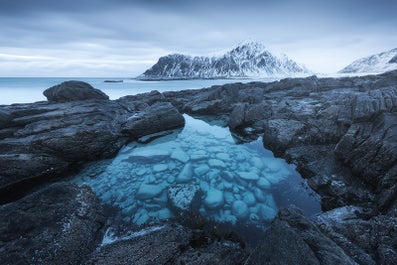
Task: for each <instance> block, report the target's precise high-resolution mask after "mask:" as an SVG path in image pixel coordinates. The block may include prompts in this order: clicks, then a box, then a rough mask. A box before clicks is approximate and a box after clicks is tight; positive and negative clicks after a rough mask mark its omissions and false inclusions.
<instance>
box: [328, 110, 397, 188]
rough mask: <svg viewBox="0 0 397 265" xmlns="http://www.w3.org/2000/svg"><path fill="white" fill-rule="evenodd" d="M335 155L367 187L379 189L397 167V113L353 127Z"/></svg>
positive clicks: (341, 141) (381, 115)
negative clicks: (386, 175) (396, 166)
mask: <svg viewBox="0 0 397 265" xmlns="http://www.w3.org/2000/svg"><path fill="white" fill-rule="evenodd" d="M335 153H336V155H337V156H338V157H339V158H340V159H341V160H343V161H344V162H345V163H346V164H348V165H349V166H350V167H351V168H352V170H353V173H354V174H355V175H357V176H360V178H362V179H363V180H364V181H365V182H366V183H367V184H368V185H370V186H371V187H373V188H382V187H381V185H380V184H381V182H382V179H383V176H384V175H385V174H386V173H387V172H388V171H389V170H390V169H391V168H392V167H393V166H395V165H396V164H397V113H382V114H380V115H379V116H378V117H376V118H374V119H372V120H370V121H367V122H360V123H355V124H353V125H352V126H351V127H350V129H349V130H348V132H347V133H346V134H345V135H344V136H343V137H342V139H341V140H340V141H339V143H338V145H337V146H336V148H335Z"/></svg>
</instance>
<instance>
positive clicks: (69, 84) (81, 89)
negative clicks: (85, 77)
mask: <svg viewBox="0 0 397 265" xmlns="http://www.w3.org/2000/svg"><path fill="white" fill-rule="evenodd" d="M43 94H44V96H46V97H47V100H48V101H50V102H66V101H75V100H88V99H104V100H108V99H109V96H107V95H106V94H105V93H103V92H102V91H100V90H99V89H95V88H93V87H92V86H91V85H90V84H88V83H85V82H81V81H66V82H63V83H61V84H59V85H56V86H53V87H50V88H48V89H46V90H45V91H44V92H43Z"/></svg>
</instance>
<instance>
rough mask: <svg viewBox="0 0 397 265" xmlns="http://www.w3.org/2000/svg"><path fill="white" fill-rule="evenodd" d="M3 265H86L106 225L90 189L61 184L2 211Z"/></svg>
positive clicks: (0, 253)
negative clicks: (83, 264) (82, 264)
mask: <svg viewBox="0 0 397 265" xmlns="http://www.w3.org/2000/svg"><path fill="white" fill-rule="evenodd" d="M0 215H1V219H0V263H1V264H81V263H83V262H84V261H85V260H86V259H87V258H88V256H89V255H90V253H91V252H92V251H93V250H94V249H95V247H96V244H97V243H98V242H99V240H100V238H101V236H102V233H101V228H102V227H103V225H104V217H103V215H102V208H101V206H100V204H99V201H98V199H97V198H96V196H95V195H94V193H93V192H92V191H91V189H89V188H88V187H81V188H79V187H77V186H75V185H72V184H66V183H58V184H54V185H51V186H49V187H47V188H44V189H42V190H39V191H37V192H35V193H33V194H31V195H29V196H27V197H25V198H23V199H21V200H19V201H15V202H13V203H10V204H6V205H3V206H0Z"/></svg>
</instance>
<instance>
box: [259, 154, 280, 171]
mask: <svg viewBox="0 0 397 265" xmlns="http://www.w3.org/2000/svg"><path fill="white" fill-rule="evenodd" d="M262 160H263V162H264V164H265V171H266V172H277V171H279V170H280V169H281V168H282V167H284V163H283V161H282V160H281V159H276V158H271V157H265V158H263V159H262Z"/></svg>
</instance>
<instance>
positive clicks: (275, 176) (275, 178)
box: [265, 170, 289, 184]
mask: <svg viewBox="0 0 397 265" xmlns="http://www.w3.org/2000/svg"><path fill="white" fill-rule="evenodd" d="M288 175H289V173H288V172H286V171H285V170H281V171H279V172H276V173H267V174H266V176H265V177H266V179H267V180H268V181H269V182H270V183H271V184H276V183H279V182H280V181H282V180H283V179H286V178H287V177H288Z"/></svg>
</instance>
